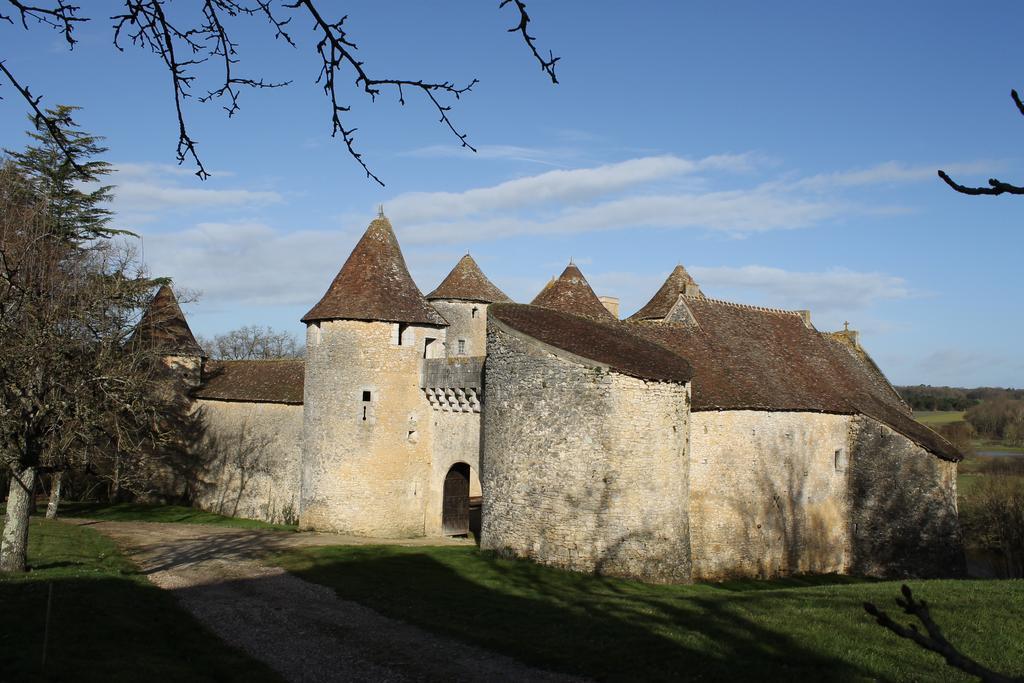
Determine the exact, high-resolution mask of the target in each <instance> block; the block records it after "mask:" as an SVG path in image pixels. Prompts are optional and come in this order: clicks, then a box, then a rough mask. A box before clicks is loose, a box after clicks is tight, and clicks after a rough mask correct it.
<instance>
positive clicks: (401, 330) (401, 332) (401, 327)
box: [398, 323, 409, 346]
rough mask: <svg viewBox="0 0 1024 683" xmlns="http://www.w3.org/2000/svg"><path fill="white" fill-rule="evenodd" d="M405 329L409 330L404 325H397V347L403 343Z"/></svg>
mask: <svg viewBox="0 0 1024 683" xmlns="http://www.w3.org/2000/svg"><path fill="white" fill-rule="evenodd" d="M407 329H409V326H408V325H406V324H405V323H398V345H399V346H401V345H402V342H403V339H402V337H404V336H405V331H406V330H407Z"/></svg>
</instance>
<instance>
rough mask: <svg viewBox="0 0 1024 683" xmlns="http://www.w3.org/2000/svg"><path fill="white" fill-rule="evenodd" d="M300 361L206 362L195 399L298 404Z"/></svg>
mask: <svg viewBox="0 0 1024 683" xmlns="http://www.w3.org/2000/svg"><path fill="white" fill-rule="evenodd" d="M305 366H306V364H305V361H303V360H224V361H209V362H208V363H207V364H206V367H204V368H203V384H202V386H200V387H199V388H198V389H196V390H195V391H194V392H193V396H195V397H196V398H202V399H207V400H213V401H247V402H253V403H291V404H301V403H302V391H303V384H304V382H305Z"/></svg>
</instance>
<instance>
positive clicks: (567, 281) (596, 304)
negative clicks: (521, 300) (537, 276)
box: [530, 263, 615, 320]
mask: <svg viewBox="0 0 1024 683" xmlns="http://www.w3.org/2000/svg"><path fill="white" fill-rule="evenodd" d="M530 304H531V305H533V306H543V307H544V308H551V309H554V310H556V311H561V312H563V313H571V314H573V315H583V316H586V317H588V318H596V319H597V320H615V316H614V315H612V314H611V312H610V311H609V310H608V309H607V308H605V307H604V304H602V303H601V300H600V299H598V298H597V295H596V294H594V290H593V289H591V288H590V283H588V282H587V279H586V278H585V277H583V273H581V272H580V269H579V268H577V267H576V266H575V265H574V264H572V263H570V264H569V265H568V266H566V268H565V270H564V271H562V274H561V275H560V276H559V277H558V279H557V280H554V281H553V282H549V283H548V284H547V285H545V287H544V289H542V290H541V291H540V293H539V294H538V295H537V296H536V297H535V298H534V300H533V301H531V302H530Z"/></svg>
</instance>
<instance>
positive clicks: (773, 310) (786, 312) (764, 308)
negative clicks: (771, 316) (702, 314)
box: [679, 294, 803, 318]
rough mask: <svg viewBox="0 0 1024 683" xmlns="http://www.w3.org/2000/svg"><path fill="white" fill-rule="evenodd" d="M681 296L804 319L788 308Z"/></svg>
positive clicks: (796, 311)
mask: <svg viewBox="0 0 1024 683" xmlns="http://www.w3.org/2000/svg"><path fill="white" fill-rule="evenodd" d="M679 296H681V297H683V298H684V299H692V300H694V301H709V302H711V303H713V304H722V305H723V306H732V307H733V308H745V309H749V310H752V311H762V312H764V313H781V314H783V315H795V316H796V317H798V318H800V317H803V316H802V314H801V313H800V310H799V309H798V310H789V309H786V308H772V307H771V306H753V305H751V304H740V303H736V302H735V301H726V300H725V299H713V298H711V297H709V296H687V295H686V294H680V295H679Z"/></svg>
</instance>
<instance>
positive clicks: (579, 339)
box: [488, 304, 692, 383]
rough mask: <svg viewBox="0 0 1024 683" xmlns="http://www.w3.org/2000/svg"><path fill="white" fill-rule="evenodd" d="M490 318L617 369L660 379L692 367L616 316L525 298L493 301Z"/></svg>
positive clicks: (679, 376)
mask: <svg viewBox="0 0 1024 683" xmlns="http://www.w3.org/2000/svg"><path fill="white" fill-rule="evenodd" d="M488 317H489V319H492V318H493V319H495V320H498V321H500V322H502V323H504V324H505V325H507V326H508V327H510V328H512V329H513V330H516V331H518V332H521V333H523V334H526V335H528V336H530V337H533V338H534V339H536V340H538V341H541V342H543V343H545V344H549V345H551V346H554V347H556V348H559V349H563V350H565V351H568V352H570V353H573V354H576V355H577V356H582V357H584V358H589V359H590V360H593V361H596V362H598V363H603V364H605V365H608V366H609V367H610V368H612V369H613V370H615V371H616V372H619V373H622V374H624V375H630V376H632V377H639V378H641V379H649V380H656V381H662V382H679V383H683V382H688V381H689V380H690V377H691V374H692V371H691V368H690V364H689V363H688V362H687V361H686V360H685V359H684V358H682V357H681V356H679V355H678V354H676V353H673V352H672V351H670V350H669V349H666V348H664V347H662V346H660V345H659V344H655V343H651V342H650V341H648V340H646V339H644V338H643V337H641V336H640V335H638V334H637V332H636V330H635V329H634V327H633V326H632V325H627V324H625V323H621V322H619V321H617V320H614V319H613V320H611V321H607V322H606V321H598V320H594V319H593V318H588V317H583V316H578V315H571V314H568V313H563V312H561V311H556V310H552V309H549V308H543V307H541V306H533V305H530V306H527V305H524V304H495V305H494V306H491V307H490V308H489V309H488Z"/></svg>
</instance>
